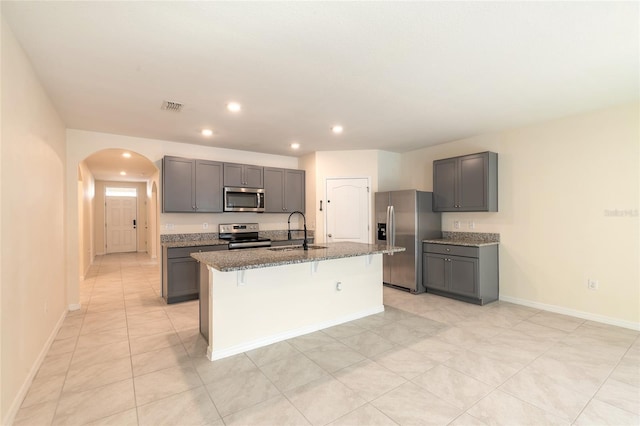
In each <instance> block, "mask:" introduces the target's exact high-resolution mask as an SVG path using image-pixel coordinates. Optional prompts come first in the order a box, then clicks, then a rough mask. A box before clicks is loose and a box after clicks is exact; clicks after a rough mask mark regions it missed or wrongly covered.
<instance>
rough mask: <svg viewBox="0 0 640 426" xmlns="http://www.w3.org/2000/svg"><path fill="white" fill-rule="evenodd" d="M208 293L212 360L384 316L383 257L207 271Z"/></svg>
mask: <svg viewBox="0 0 640 426" xmlns="http://www.w3.org/2000/svg"><path fill="white" fill-rule="evenodd" d="M338 283H340V290H338V288H337V287H338ZM209 290H210V295H209V302H210V306H209V312H210V321H209V348H208V350H207V356H208V357H209V359H214V360H215V359H220V358H224V357H227V356H231V355H234V354H237V353H241V352H245V351H247V350H251V349H255V348H257V347H261V346H265V345H269V344H272V343H275V342H277V341H281V340H285V339H289V338H292V337H296V336H300V335H303V334H307V333H311V332H313V331H316V330H320V329H323V328H327V327H331V326H334V325H337V324H341V323H344V322H347V321H352V320H354V319H357V318H362V317H364V316H367V315H371V314H374V313H378V312H382V311H383V310H384V306H383V300H382V254H375V255H365V256H357V257H347V258H343V259H333V260H324V261H320V262H315V263H299V264H292V265H281V266H275V267H268V268H257V269H249V270H245V271H233V272H220V271H218V270H215V269H209Z"/></svg>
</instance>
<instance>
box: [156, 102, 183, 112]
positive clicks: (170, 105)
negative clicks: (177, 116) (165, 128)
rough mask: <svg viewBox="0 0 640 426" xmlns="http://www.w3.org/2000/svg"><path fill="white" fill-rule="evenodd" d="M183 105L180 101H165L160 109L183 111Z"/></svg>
mask: <svg viewBox="0 0 640 426" xmlns="http://www.w3.org/2000/svg"><path fill="white" fill-rule="evenodd" d="M183 107H184V105H183V104H181V103H180V102H173V101H163V102H162V107H160V109H164V110H166V111H173V112H180V111H182V108H183Z"/></svg>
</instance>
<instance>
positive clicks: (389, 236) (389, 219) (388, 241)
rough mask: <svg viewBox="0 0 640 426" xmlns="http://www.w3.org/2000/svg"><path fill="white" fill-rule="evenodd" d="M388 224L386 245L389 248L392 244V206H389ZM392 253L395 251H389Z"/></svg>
mask: <svg viewBox="0 0 640 426" xmlns="http://www.w3.org/2000/svg"><path fill="white" fill-rule="evenodd" d="M386 219H387V220H386V225H387V238H386V240H387V241H386V245H387V248H389V246H390V245H391V234H390V233H389V232H390V231H391V206H387V218H386ZM389 254H390V255H392V256H393V253H389Z"/></svg>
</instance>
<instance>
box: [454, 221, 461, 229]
mask: <svg viewBox="0 0 640 426" xmlns="http://www.w3.org/2000/svg"><path fill="white" fill-rule="evenodd" d="M453 229H460V221H459V220H454V221H453Z"/></svg>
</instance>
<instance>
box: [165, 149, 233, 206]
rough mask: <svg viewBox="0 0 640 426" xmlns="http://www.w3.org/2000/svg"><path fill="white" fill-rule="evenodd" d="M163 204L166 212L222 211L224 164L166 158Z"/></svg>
mask: <svg viewBox="0 0 640 426" xmlns="http://www.w3.org/2000/svg"><path fill="white" fill-rule="evenodd" d="M162 206H163V211H164V212H165V213H219V212H222V163H219V162H216V161H207V160H193V159H189V158H179V157H169V156H167V157H164V158H163V159H162Z"/></svg>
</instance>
